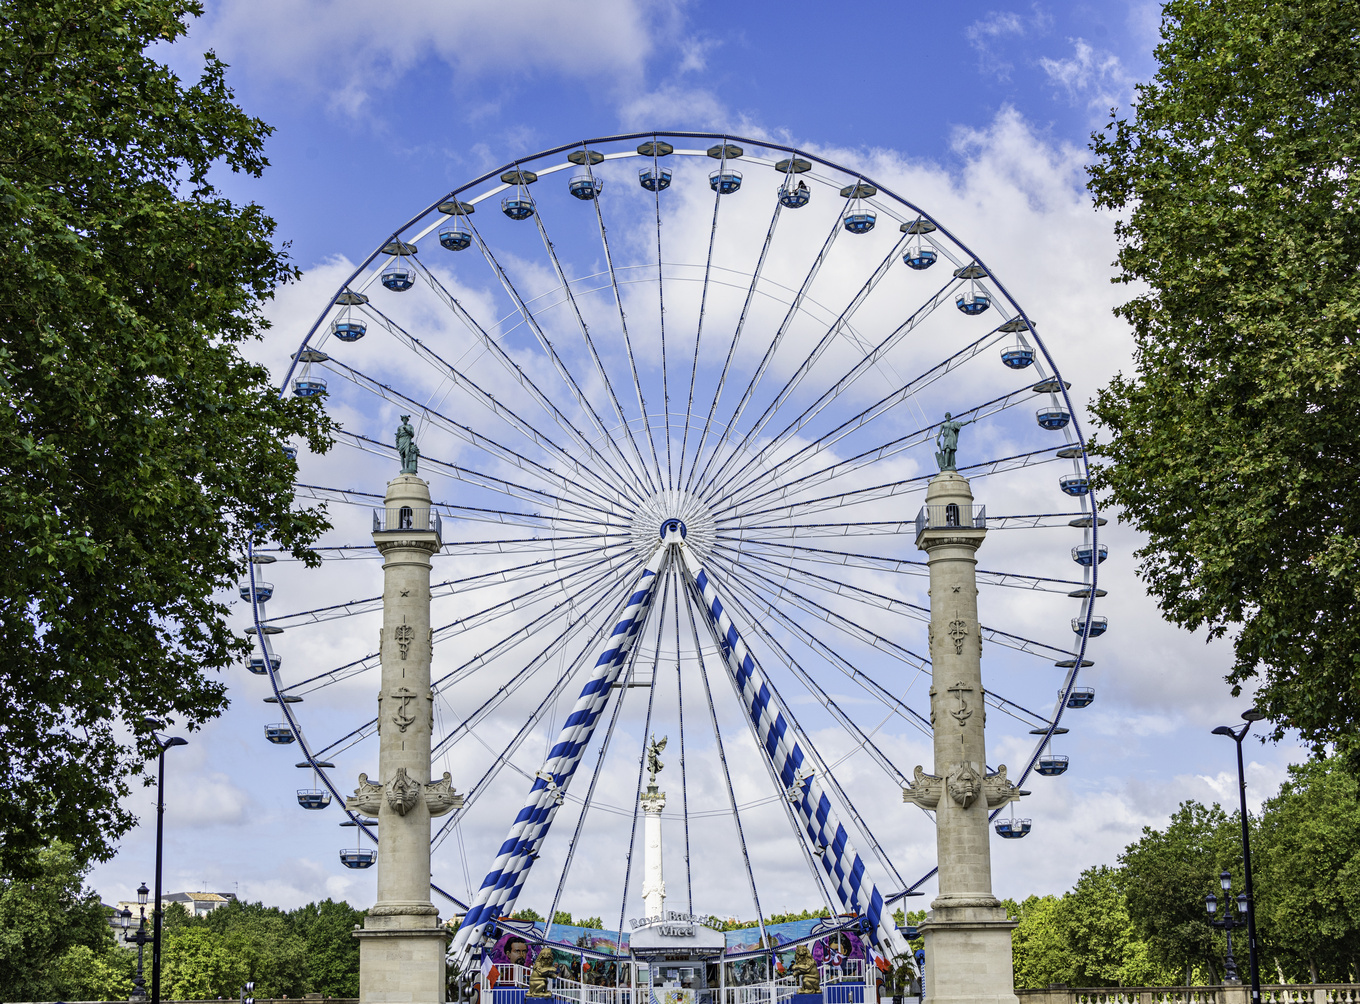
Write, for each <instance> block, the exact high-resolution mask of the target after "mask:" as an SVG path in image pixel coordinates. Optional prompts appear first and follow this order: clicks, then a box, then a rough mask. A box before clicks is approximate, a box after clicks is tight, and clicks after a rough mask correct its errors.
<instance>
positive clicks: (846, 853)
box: [680, 544, 910, 955]
mask: <svg viewBox="0 0 1360 1004" xmlns="http://www.w3.org/2000/svg"><path fill="white" fill-rule="evenodd" d="M680 555H681V558H682V561H683V564H684V567H685V571H686V573H687V574H688V575H689V577H690V580H691V581H692V582H693V584H694V586H695V589H696V590H697V591H698V593H699V595H700V596H702V597H703V603H704V613H705V614H706V615H707V620H708V624H709V627H710V628H711V629H712V630H713V634H714V637H715V639H716V640H717V642H718V649H719V650H720V651H721V652H722V654H723V658H724V659H725V660H726V661H727V668H728V671H729V672H730V673H731V674H732V677H733V679H735V680H736V682H737V688H738V689H739V690H740V691H741V695H742V703H743V705H744V706H745V709H746V714H747V715H748V716H749V717H750V719H751V723H752V724H753V725H754V726H755V732H756V737H757V741H758V742H759V744H760V746H761V748H762V749H764V751H765V754H766V756H767V757H769V760H770V763H771V764H772V765H773V766H774V770H775V773H776V774H778V775H779V779H780V782H781V783H782V784H783V785H784V787H785V790H786V791H787V792H788V798H789V801H790V802H791V803H792V804H793V807H794V810H795V811H796V812H797V814H798V819H799V821H800V822H801V823H802V825H803V830H804V832H805V833H806V834H807V838H808V841H809V842H810V845H811V847H812V851H813V853H814V854H816V855H817V857H818V858H820V859H821V862H822V867H823V868H825V869H826V873H827V874H828V875H829V876H830V877H831V880H832V885H834V886H835V889H836V895H837V896H838V897H840V901H841V903H842V904H843V905H844V906H845V908H846V909H848V910H854V911H855V912H857V913H860V914H862V915H863V916H864V917H865V918H866V919H867V920H868V921H869V929H870V931H871V932H873V936H874V937H875V939H876V940H877V938H879V937H880V936H881V937H882V938H883V940H885V941H886V942H887V944H888V946H889V948H890V949H891V954H894V955H896V954H898V953H899V952H906V951H909V950H910V948H909V946H908V945H907V944H906V942H905V941H903V940H902V938H901V936H900V935H899V934H898V933H897V931H896V930H894V929H893V926H892V924H891V922H890V921H891V918H889V922H887V923H885V922H884V917H883V895H882V894H881V893H880V892H879V891H878V887H877V886H875V885H874V883H873V882H872V881H871V880H870V879H869V877H868V874H867V872H866V869H865V866H864V860H863V859H862V858H861V857H860V856H859V852H858V851H856V850H855V848H854V845H853V844H851V843H850V837H849V834H848V833H847V832H846V830H845V827H844V826H842V825H841V823H840V820H839V819H837V818H836V814H835V811H834V810H833V809H832V806H831V800H830V799H829V798H827V796H826V792H825V791H823V790H822V786H821V785H820V784H819V783H818V782H817V778H816V776H815V775H814V774H813V773H812V764H811V763H810V762H809V760H808V757H807V755H806V754H805V753H804V752H803V749H802V747H801V746H799V745H798V742H797V740H796V739H795V738H794V735H793V729H792V728H791V726H790V723H791V722H792V721H793V716H792V715H791V714H790V713H789V712H788V711H787V710H786V709H785V708H783V707H781V706H780V705H779V702H778V700H777V698H776V697H775V695H774V693H773V691H772V690H771V689H770V687H769V686H767V685H766V683H765V676H764V673H763V672H762V671H761V669H760V666H759V664H758V663H757V662H756V659H755V656H753V655H752V654H751V652H750V650H749V649H747V647H746V642H744V641H743V640H742V638H741V635H740V634H739V633H738V631H737V628H736V626H735V625H734V624H733V623H732V618H731V617H729V616H728V614H727V611H726V610H725V609H724V608H723V605H722V601H721V600H720V599H719V598H718V591H717V589H716V588H715V587H714V584H713V580H712V578H710V577H709V575H708V572H707V571H705V570H704V566H703V564H702V563H701V562H700V561H699V559H698V557H697V556H696V555H695V554H694V552H693V551H691V550H690V548H689V546H688V545H686V544H681V545H680ZM795 786H796V787H795ZM795 798H796V799H797V801H795Z"/></svg>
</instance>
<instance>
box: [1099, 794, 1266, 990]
mask: <svg viewBox="0 0 1360 1004" xmlns="http://www.w3.org/2000/svg"><path fill="white" fill-rule="evenodd" d="M1237 826H1238V824H1237V823H1236V822H1235V818H1230V817H1229V816H1228V815H1227V814H1226V813H1225V812H1224V811H1223V810H1222V809H1221V808H1219V807H1218V806H1217V805H1214V806H1207V807H1206V806H1204V805H1201V804H1200V803H1198V802H1182V803H1181V807H1180V808H1179V809H1178V810H1177V811H1176V812H1175V814H1173V815H1172V817H1171V821H1170V822H1169V823H1168V825H1167V828H1166V829H1165V830H1154V829H1152V828H1151V827H1148V826H1145V827H1143V836H1142V838H1141V839H1139V840H1138V841H1137V842H1135V843H1132V844H1130V845H1129V846H1128V847H1126V848H1124V852H1123V853H1122V854H1120V855H1119V863H1120V865H1121V866H1122V870H1121V874H1120V877H1119V881H1120V885H1121V887H1122V888H1123V891H1124V897H1125V902H1126V903H1127V904H1128V913H1129V920H1130V922H1131V924H1132V927H1133V930H1134V931H1135V932H1136V933H1137V935H1138V936H1139V937H1140V938H1141V939H1142V940H1143V941H1145V942H1146V943H1147V946H1148V950H1149V956H1150V958H1151V959H1152V961H1153V963H1154V964H1155V965H1156V966H1158V967H1160V968H1162V969H1167V970H1170V971H1171V972H1175V971H1177V970H1178V969H1180V970H1184V971H1186V972H1187V973H1189V972H1192V971H1193V970H1195V969H1198V970H1200V971H1201V972H1203V973H1204V974H1206V976H1207V978H1208V980H1209V982H1213V983H1216V982H1218V977H1219V976H1220V975H1221V969H1222V966H1221V959H1222V948H1221V946H1220V937H1219V936H1218V934H1217V932H1216V931H1215V930H1214V928H1213V927H1212V926H1210V924H1209V920H1210V917H1209V915H1208V913H1207V912H1206V911H1205V909H1204V897H1205V895H1206V894H1207V893H1210V892H1216V891H1217V890H1218V875H1219V872H1221V871H1223V870H1224V869H1225V868H1228V865H1229V864H1230V863H1231V864H1232V865H1237V860H1238V856H1239V855H1240V853H1241V840H1240V837H1239V836H1238V834H1239V830H1238V828H1237ZM1229 870H1230V871H1231V870H1232V869H1231V868H1230V869H1229ZM1237 874H1238V876H1239V883H1240V878H1241V870H1240V867H1238V869H1237ZM1188 981H1189V977H1187V982H1188Z"/></svg>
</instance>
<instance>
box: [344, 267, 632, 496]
mask: <svg viewBox="0 0 1360 1004" xmlns="http://www.w3.org/2000/svg"><path fill="white" fill-rule="evenodd" d="M421 268H422V269H423V270H424V271H423V272H422V274H424V275H425V276H426V278H427V280H428V282H429V285H430V288H431V289H433V290H435V291H436V292H437V293H440V294H441V295H442V296H443V298H444V303H445V305H446V306H447V307H448V308H449V309H450V310H451V311H452V312H453V314H454V316H455V317H457V318H458V320H459V321H461V322H462V324H463V326H464V327H465V328H467V329H468V331H469V332H470V333H471V334H472V335H474V336H475V337H476V338H477V340H478V342H480V344H481V345H482V346H483V348H485V349H486V350H487V352H488V353H489V354H490V355H491V356H492V357H493V358H494V359H495V360H496V361H497V362H498V363H500V365H501V366H502V368H503V369H504V370H505V371H506V372H507V373H508V374H509V375H510V377H511V378H512V379H513V380H514V381H515V382H516V383H517V384H518V385H519V386H520V387H522V388H523V389H524V391H525V392H526V393H527V394H528V395H529V398H530V399H531V400H532V401H533V402H534V403H535V404H537V405H538V406H539V407H540V408H542V409H543V410H544V411H545V412H546V413H547V414H548V416H549V417H550V418H551V419H552V420H553V422H554V424H556V425H557V427H558V428H559V429H561V430H562V431H563V432H565V433H566V434H567V435H568V436H569V437H570V438H571V439H572V441H573V442H575V443H576V445H577V446H578V447H579V448H580V449H582V450H584V451H585V452H586V453H587V454H590V455H592V456H594V457H595V458H596V459H597V460H599V461H600V463H602V464H604V465H605V467H606V468H608V469H609V470H611V471H612V470H613V468H612V467H611V466H610V464H609V460H608V459H607V458H606V457H605V456H604V455H602V454H600V453H599V452H598V451H597V450H596V449H595V447H594V444H593V443H591V441H590V439H589V438H588V437H587V436H586V435H585V434H584V433H582V432H581V430H580V429H578V428H576V425H575V423H574V422H572V421H571V419H569V418H568V417H567V416H566V415H565V414H564V413H563V412H562V410H561V409H560V408H558V407H557V405H555V404H553V402H552V401H551V400H550V399H549V398H548V396H547V395H546V394H545V393H544V392H543V391H542V390H541V389H540V388H539V387H538V385H537V384H536V383H534V381H533V380H532V379H531V378H530V377H529V375H528V374H527V373H525V372H524V370H523V369H522V368H521V367H520V366H519V364H518V363H516V362H515V361H514V360H513V359H511V358H510V354H509V353H508V352H506V351H505V349H504V348H502V347H501V344H500V343H499V342H498V341H496V339H494V338H492V337H491V335H490V334H488V333H487V331H486V329H485V328H483V327H482V326H481V325H480V324H479V323H478V322H477V320H476V319H475V318H474V317H473V316H472V315H471V314H469V313H468V312H467V311H466V310H465V309H464V308H463V305H462V304H461V303H459V302H458V300H457V299H456V298H455V297H454V296H453V295H452V294H451V293H449V292H448V290H446V289H444V287H443V285H442V284H441V283H440V282H439V280H438V278H436V277H435V276H434V275H433V274H431V273H430V272H429V271H428V270H427V269H424V266H423V265H422V266H421ZM363 311H364V313H365V314H366V315H367V316H369V317H371V318H373V319H375V320H377V321H378V322H379V324H380V325H381V326H382V327H383V328H384V329H386V330H387V331H388V332H389V333H390V334H392V335H393V336H394V337H395V338H397V340H398V341H400V342H402V343H403V344H404V345H406V347H407V348H409V349H410V350H411V351H413V352H415V353H416V355H418V356H420V357H421V358H422V359H424V360H425V361H426V362H428V363H430V364H431V365H432V366H434V367H435V368H436V369H437V370H438V371H439V372H440V374H441V375H442V376H444V377H446V378H448V379H449V380H450V381H451V382H452V383H453V385H454V386H455V387H458V388H460V389H462V390H464V391H467V392H468V396H469V397H471V398H472V400H474V401H476V402H477V403H478V404H480V405H481V406H482V407H484V408H486V409H488V410H489V411H490V412H491V413H492V414H493V415H495V416H496V417H497V418H499V419H501V420H502V421H504V422H505V423H506V424H508V425H509V426H510V427H511V428H513V429H515V430H516V431H517V432H519V433H520V434H521V435H523V436H524V437H525V438H526V439H528V440H529V441H530V442H531V443H533V444H534V445H536V446H538V447H540V448H542V449H544V450H547V451H549V452H550V453H551V454H552V455H553V456H555V457H557V458H558V459H559V460H562V461H563V462H565V463H566V464H567V465H568V466H569V467H570V468H571V469H572V470H573V471H575V472H576V473H577V474H579V475H581V476H583V477H590V478H593V479H595V480H596V481H597V482H598V483H599V484H600V485H601V486H602V487H605V488H608V486H609V482H607V481H605V480H604V479H603V478H601V476H600V475H599V474H597V473H596V472H595V471H594V470H593V469H592V468H591V467H590V466H589V465H586V464H582V463H581V459H580V458H579V457H577V456H575V455H573V454H572V452H571V451H570V450H568V449H566V448H565V447H563V446H561V445H560V444H558V443H557V442H556V441H555V440H554V439H552V437H550V436H548V435H547V434H546V433H543V432H540V431H539V430H538V428H537V427H536V426H534V425H533V424H532V423H531V422H529V421H528V420H527V419H525V418H524V417H523V416H521V415H519V414H518V413H517V412H515V411H514V410H513V409H511V408H507V407H506V406H505V405H504V404H502V403H501V402H499V401H498V400H497V399H496V398H495V396H494V395H492V394H491V393H490V392H489V391H487V390H485V389H483V388H482V387H481V386H480V385H478V384H477V382H476V381H474V380H472V379H470V378H469V377H468V376H467V375H466V374H465V373H463V372H461V371H460V370H459V369H458V368H457V367H456V366H454V365H452V364H451V363H449V362H448V361H447V360H445V359H444V358H443V357H442V356H440V355H439V353H437V352H435V351H434V350H433V349H431V348H430V347H429V346H428V345H426V344H425V343H424V342H422V341H421V340H420V339H418V338H416V337H414V336H413V335H411V334H410V333H409V332H407V331H406V329H404V328H403V327H402V326H401V325H399V324H397V323H396V322H395V321H394V320H392V319H391V318H390V317H388V316H387V315H386V314H384V313H383V312H382V311H380V310H378V309H377V308H376V307H374V306H373V305H372V304H371V303H370V304H365V305H364V307H363Z"/></svg>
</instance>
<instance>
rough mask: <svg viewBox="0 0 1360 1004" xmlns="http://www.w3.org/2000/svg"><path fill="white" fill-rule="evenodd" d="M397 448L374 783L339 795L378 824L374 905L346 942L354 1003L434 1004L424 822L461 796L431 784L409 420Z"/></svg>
mask: <svg viewBox="0 0 1360 1004" xmlns="http://www.w3.org/2000/svg"><path fill="white" fill-rule="evenodd" d="M397 450H398V453H399V454H400V457H401V473H400V474H398V475H397V476H396V477H395V478H393V479H392V480H391V481H390V482H388V485H387V493H386V496H385V499H384V502H383V511H382V512H381V513H380V514H379V513H375V514H374V519H373V542H374V544H376V545H377V548H378V550H379V551H380V552H381V553H382V556H383V626H382V644H381V647H380V648H379V658H380V660H381V663H382V677H381V690H380V691H379V693H378V777H377V780H370V779H369V775H368V774H360V775H359V787H358V788H357V789H355V792H354V795H353V796H352V797H350V798H347V799H345V808H346V809H349V810H350V811H351V812H359V813H362V814H363V815H365V816H376V817H377V819H378V822H379V826H378V900H377V902H376V903H375V904H374V906H373V908H372V909H370V910H369V911H368V915H367V917H366V918H365V920H364V926H363V928H361V929H358V928H356V930H355V931H354V936H355V937H356V938H359V939H360V941H359V999H360V1001H361V1002H362V1004H439V1002H442V1001H443V1000H444V998H445V996H446V991H445V980H446V977H445V964H444V952H445V946H446V944H447V942H448V932H447V931H446V930H445V929H444V928H443V927H442V926H440V923H439V911H438V909H437V908H436V907H435V906H434V904H433V903H431V902H430V819H431V817H433V816H442V815H443V814H444V813H446V812H450V811H452V810H453V809H456V808H459V807H460V806H461V805H462V804H463V796H462V795H459V794H458V793H457V792H456V791H454V790H453V783H452V781H453V779H452V778H451V777H450V775H449V774H447V773H446V774H444V776H443V778H441V779H440V780H437V781H431V779H430V732H431V729H432V726H433V708H434V695H433V693H432V691H431V690H430V657H431V634H430V559H431V557H432V556H433V555H434V554H435V552H437V551H438V550H439V548H440V546H441V544H442V541H441V538H440V532H441V526H440V520H439V515H438V513H436V512H435V511H434V509H433V507H432V506H431V504H430V486H429V485H428V484H426V482H424V481H423V480H421V478H420V477H418V475H417V471H418V465H419V458H420V451H419V449H418V448H417V447H416V443H415V430H414V429H413V428H412V427H411V424H410V416H409V415H403V416H402V424H401V426H400V427H399V428H398V429H397Z"/></svg>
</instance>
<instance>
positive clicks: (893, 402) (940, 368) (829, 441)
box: [734, 283, 1000, 478]
mask: <svg viewBox="0 0 1360 1004" xmlns="http://www.w3.org/2000/svg"><path fill="white" fill-rule="evenodd" d="M953 286H954V284H953V283H946V284H945V285H944V286H942V287H941V288H940V289H939V290H938V291H936V293H935V295H934V296H933V297H931V298H930V299H928V300H927V301H926V303H925V304H924V305H923V306H922V307H920V308H918V309H917V310H916V311H915V312H914V313H912V315H911V316H910V317H908V318H907V319H906V320H905V321H904V322H902V324H900V325H899V326H898V327H897V328H896V329H895V330H894V331H893V332H892V333H891V334H890V335H888V337H887V338H885V339H884V340H883V341H882V342H880V343H879V344H878V345H877V346H875V347H874V349H873V350H872V351H870V352H869V353H868V354H867V355H866V356H864V357H863V358H861V359H860V360H859V361H858V362H857V363H855V365H854V366H852V367H851V368H850V370H849V371H848V372H847V373H846V374H845V375H844V376H842V377H841V378H840V379H838V380H837V381H836V382H835V383H834V384H832V385H831V386H830V387H829V388H828V389H827V390H826V391H824V392H823V393H822V394H821V396H820V397H818V398H817V399H816V400H815V401H813V402H812V403H811V404H810V405H808V406H807V407H806V408H804V409H803V411H802V412H801V413H800V414H799V415H798V416H797V417H796V418H795V419H794V420H793V421H791V422H790V423H789V424H788V425H786V426H785V427H784V428H783V429H781V430H780V431H779V432H778V433H776V434H775V435H774V436H773V437H772V438H771V439H770V440H769V441H767V442H766V443H764V444H762V445H761V446H760V448H759V449H758V450H756V451H755V453H754V454H753V455H752V457H751V458H750V459H749V460H748V461H746V462H745V463H744V464H743V465H742V466H741V467H740V468H739V469H738V470H737V472H736V474H735V475H734V478H735V477H740V476H741V474H742V473H744V472H745V471H746V470H748V469H750V468H751V467H752V466H755V465H758V464H759V463H760V462H761V461H762V460H764V459H765V458H766V457H768V456H770V455H772V454H773V453H775V452H776V451H777V450H778V449H779V448H780V447H781V446H783V445H784V443H786V442H788V441H789V439H790V438H791V437H793V436H795V435H797V434H798V433H799V432H801V431H802V430H803V429H804V428H806V426H807V425H808V423H810V422H811V421H812V420H813V419H815V418H816V417H817V416H818V415H820V414H821V413H822V411H823V410H825V409H826V408H827V407H828V406H829V405H830V404H832V403H833V402H834V401H836V400H838V399H839V398H840V397H841V396H842V395H844V394H845V393H847V392H848V391H849V389H850V388H851V387H852V386H853V385H854V384H855V382H856V381H857V380H859V378H860V377H862V376H863V375H864V374H865V373H867V372H869V370H870V369H872V368H873V367H874V366H875V365H876V364H877V363H878V362H879V361H880V360H881V359H882V358H883V357H884V356H886V355H887V354H888V352H890V351H891V350H892V349H893V348H895V347H896V346H897V345H898V344H899V343H900V342H901V341H902V340H903V339H904V338H906V336H907V335H908V334H910V333H911V332H912V331H913V330H915V328H916V327H917V326H918V325H919V324H921V323H922V322H923V321H924V320H926V318H928V317H930V316H931V314H933V313H934V311H935V308H936V307H938V306H939V305H940V304H941V303H943V302H944V301H945V299H946V297H947V294H948V292H949V290H950V289H952V288H953ZM999 339H1000V335H999V334H998V333H997V332H995V331H993V332H991V333H990V334H988V335H984V336H983V337H982V338H979V339H977V340H976V341H974V342H972V343H970V344H969V345H966V346H964V347H963V348H962V349H960V350H959V351H958V352H955V353H954V354H953V355H951V356H949V357H947V358H946V359H944V360H942V361H941V362H939V363H937V364H936V365H935V366H933V367H931V368H930V369H929V370H927V371H926V372H924V373H922V374H921V375H920V376H918V377H915V378H913V379H911V380H908V381H907V382H906V383H904V384H903V385H902V386H901V387H900V388H898V389H897V390H895V391H893V392H892V393H890V394H887V395H885V396H884V397H882V398H880V399H879V400H878V401H876V402H875V403H874V404H872V405H870V406H869V407H868V408H865V409H864V410H863V411H861V412H860V413H859V414H857V415H854V416H852V417H851V418H849V419H846V420H845V421H844V422H842V423H841V424H840V425H838V426H836V427H835V428H834V429H832V430H831V431H830V432H829V433H826V434H825V435H823V436H820V437H818V438H816V439H814V440H813V441H812V442H810V443H808V444H806V445H804V446H803V447H802V448H801V449H800V450H799V451H798V452H797V453H795V454H793V458H801V457H802V455H803V453H805V452H807V451H814V452H820V450H822V449H825V448H826V447H827V446H830V445H833V444H834V443H836V442H839V441H840V440H841V439H843V438H844V437H845V436H847V435H849V434H850V433H851V432H854V431H855V430H856V429H858V428H860V427H861V426H863V425H865V424H867V423H869V422H871V421H873V420H874V419H875V418H877V417H878V416H879V415H881V414H883V413H884V412H886V411H889V410H891V409H892V408H894V407H896V406H897V405H899V404H901V403H903V402H904V401H908V400H910V399H911V398H912V397H913V396H914V395H916V394H918V393H920V392H921V391H922V390H924V389H925V388H926V387H929V386H930V385H931V384H933V383H934V382H935V381H936V380H939V379H940V378H941V377H944V376H946V375H947V374H949V373H950V372H952V371H953V370H954V369H956V368H958V367H959V366H961V365H962V364H963V363H965V362H967V361H968V360H970V359H972V358H973V357H974V356H976V355H978V354H979V353H981V352H982V351H983V350H984V349H987V348H989V347H991V346H992V345H994V344H995V343H996V342H997V341H998V340H999Z"/></svg>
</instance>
